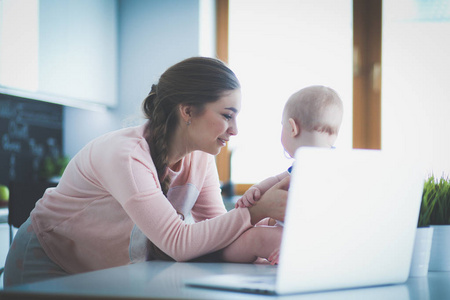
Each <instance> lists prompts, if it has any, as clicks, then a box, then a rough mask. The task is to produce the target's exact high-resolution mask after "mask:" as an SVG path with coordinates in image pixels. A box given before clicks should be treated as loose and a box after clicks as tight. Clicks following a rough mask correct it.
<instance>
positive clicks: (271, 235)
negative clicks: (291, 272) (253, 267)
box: [222, 226, 283, 264]
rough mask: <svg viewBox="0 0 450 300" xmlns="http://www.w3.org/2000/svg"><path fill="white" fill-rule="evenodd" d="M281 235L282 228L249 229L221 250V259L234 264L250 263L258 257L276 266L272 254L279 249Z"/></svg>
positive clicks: (275, 260)
mask: <svg viewBox="0 0 450 300" xmlns="http://www.w3.org/2000/svg"><path fill="white" fill-rule="evenodd" d="M282 233H283V228H282V227H277V226H265V227H263V226H261V227H253V228H250V229H249V230H247V231H246V232H244V233H243V234H242V235H241V236H240V237H238V238H237V239H236V240H235V241H234V242H233V243H231V244H230V245H228V246H227V247H226V248H224V249H223V251H222V258H223V260H225V261H227V262H235V263H251V262H254V261H255V260H256V259H257V258H258V257H261V258H265V259H269V258H271V259H270V260H269V261H270V262H271V263H272V264H276V263H277V261H278V260H277V259H274V257H273V254H274V253H275V251H276V249H279V247H280V244H281V237H282Z"/></svg>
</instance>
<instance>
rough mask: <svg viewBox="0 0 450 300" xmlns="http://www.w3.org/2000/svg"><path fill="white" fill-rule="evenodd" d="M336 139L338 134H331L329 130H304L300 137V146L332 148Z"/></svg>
mask: <svg viewBox="0 0 450 300" xmlns="http://www.w3.org/2000/svg"><path fill="white" fill-rule="evenodd" d="M335 140H336V135H335V134H333V135H330V134H328V133H327V132H319V131H315V130H313V131H306V130H304V131H302V133H301V134H300V139H299V146H300V147H302V146H309V147H326V148H330V147H331V146H333V144H334V141H335Z"/></svg>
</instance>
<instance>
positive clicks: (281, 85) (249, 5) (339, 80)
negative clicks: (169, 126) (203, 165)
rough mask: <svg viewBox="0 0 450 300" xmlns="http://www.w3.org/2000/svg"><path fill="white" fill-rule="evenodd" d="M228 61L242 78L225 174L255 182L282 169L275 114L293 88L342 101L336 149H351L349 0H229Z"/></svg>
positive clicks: (283, 161)
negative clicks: (327, 91) (317, 89)
mask: <svg viewBox="0 0 450 300" xmlns="http://www.w3.org/2000/svg"><path fill="white" fill-rule="evenodd" d="M229 3H230V8H229V18H230V19H229V65H230V67H231V68H232V69H233V70H234V71H235V72H236V74H237V76H238V77H239V79H240V81H241V84H242V94H243V98H242V111H241V113H240V115H239V116H238V126H239V134H238V135H237V136H236V137H233V138H232V139H231V141H230V143H229V149H230V150H231V151H232V156H231V180H232V181H233V182H234V183H256V182H258V181H260V180H262V179H264V178H266V177H268V176H272V175H275V174H278V173H281V172H282V171H284V170H286V169H287V168H288V167H289V166H290V165H291V164H292V162H293V161H292V159H289V158H287V157H286V155H287V154H286V155H285V153H284V149H283V147H282V145H281V141H280V133H281V114H282V110H283V107H284V104H285V102H286V101H287V99H288V98H289V96H290V95H291V94H293V93H294V92H296V91H298V90H300V89H301V88H303V87H306V86H309V85H314V84H320V85H327V86H330V87H332V88H334V89H335V90H336V91H337V92H338V93H339V95H340V96H341V98H342V100H343V102H344V120H343V124H342V127H341V131H340V134H339V137H338V140H337V142H336V146H337V147H345V148H351V147H352V85H353V75H352V51H353V30H352V1H351V0H321V1H317V0H302V1H298V0H230V2H229Z"/></svg>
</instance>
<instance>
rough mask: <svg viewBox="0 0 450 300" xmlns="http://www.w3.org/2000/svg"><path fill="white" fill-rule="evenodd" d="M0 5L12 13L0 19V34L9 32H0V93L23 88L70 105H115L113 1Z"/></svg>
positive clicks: (10, 1)
mask: <svg viewBox="0 0 450 300" xmlns="http://www.w3.org/2000/svg"><path fill="white" fill-rule="evenodd" d="M33 3H34V4H33ZM0 5H1V6H2V7H0V14H3V16H5V15H7V14H8V13H9V16H11V15H12V14H11V12H12V13H13V14H15V16H16V17H15V18H13V17H11V18H10V23H9V24H8V18H5V20H4V21H2V23H0V30H2V31H1V33H5V32H6V33H8V34H7V35H6V36H5V34H0V44H1V46H0V62H8V64H9V67H8V68H7V69H5V68H4V67H3V68H2V67H0V85H1V88H2V90H1V92H3V93H4V92H5V91H6V93H8V91H11V93H12V94H14V93H15V91H24V92H27V93H28V95H30V96H31V97H34V98H35V99H38V100H39V99H41V100H45V101H50V102H56V103H58V102H59V103H60V104H64V103H65V102H67V103H70V105H71V106H86V104H89V103H90V104H93V105H102V106H108V107H113V106H115V105H116V104H117V81H118V78H117V77H118V70H117V69H118V45H117V1H111V0H2V1H1V2H0ZM33 10H35V11H33ZM24 15H25V16H24ZM3 16H1V17H3ZM22 19H23V20H22ZM11 26H14V27H11ZM36 26H37V30H36V28H35V27H36ZM22 32H27V33H28V37H25V38H23V37H21V36H20V35H21V33H22ZM11 34H12V35H11ZM30 34H31V35H30ZM14 35H16V36H14ZM9 36H12V37H13V38H10V39H9V40H5V39H8V37H9ZM1 39H3V41H2V40H1ZM36 44H37V45H36ZM23 48H26V49H25V50H26V51H24V49H23ZM5 56H7V57H5ZM11 62H12V63H11ZM23 62H27V63H26V64H24V63H23ZM25 78H27V81H25V80H24V79H25ZM65 99H66V100H67V101H65Z"/></svg>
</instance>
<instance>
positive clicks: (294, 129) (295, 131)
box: [288, 118, 300, 137]
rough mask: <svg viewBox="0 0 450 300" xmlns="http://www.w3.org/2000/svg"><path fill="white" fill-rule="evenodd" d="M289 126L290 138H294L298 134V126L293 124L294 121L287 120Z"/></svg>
mask: <svg viewBox="0 0 450 300" xmlns="http://www.w3.org/2000/svg"><path fill="white" fill-rule="evenodd" d="M288 122H289V125H290V126H291V137H296V136H297V135H299V134H300V126H299V125H298V124H297V123H296V122H295V120H294V119H292V118H289V120H288Z"/></svg>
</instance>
